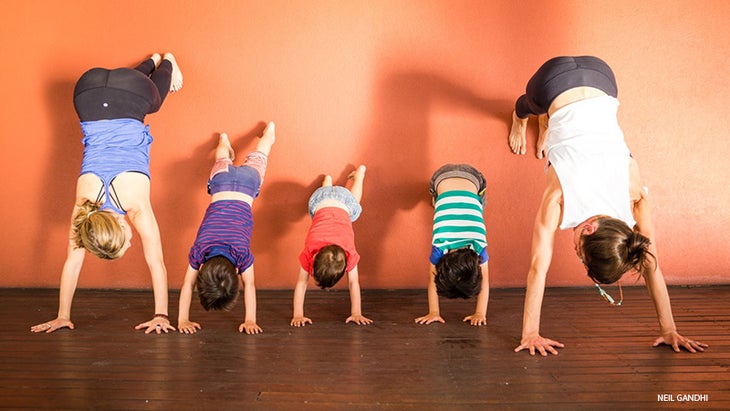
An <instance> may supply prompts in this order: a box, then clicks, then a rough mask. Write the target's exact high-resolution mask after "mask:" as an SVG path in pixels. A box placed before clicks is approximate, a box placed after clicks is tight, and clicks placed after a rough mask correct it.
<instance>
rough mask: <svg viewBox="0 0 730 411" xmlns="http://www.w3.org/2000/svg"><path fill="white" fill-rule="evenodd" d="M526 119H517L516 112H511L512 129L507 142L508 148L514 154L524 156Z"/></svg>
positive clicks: (525, 149) (525, 150) (525, 148)
mask: <svg viewBox="0 0 730 411" xmlns="http://www.w3.org/2000/svg"><path fill="white" fill-rule="evenodd" d="M526 133H527V119H526V118H519V117H517V113H516V112H514V111H513V112H512V128H511V129H510V132H509V137H508V139H507V142H508V143H509V148H510V149H511V150H512V152H513V153H515V154H525V153H526V152H527V138H526Z"/></svg>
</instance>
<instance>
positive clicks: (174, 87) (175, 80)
mask: <svg viewBox="0 0 730 411" xmlns="http://www.w3.org/2000/svg"><path fill="white" fill-rule="evenodd" d="M165 60H168V61H169V62H170V63H171V64H172V80H171V81H170V91H172V92H173V93H174V92H176V91H178V90H180V89H181V88H182V86H183V75H182V71H180V67H179V66H178V65H177V61H175V56H173V55H172V53H165Z"/></svg>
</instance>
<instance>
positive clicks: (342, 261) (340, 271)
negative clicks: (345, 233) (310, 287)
mask: <svg viewBox="0 0 730 411" xmlns="http://www.w3.org/2000/svg"><path fill="white" fill-rule="evenodd" d="M346 269H347V254H345V250H343V249H342V247H340V246H339V245H336V244H330V245H327V246H324V247H322V248H321V249H320V250H319V252H317V255H315V256H314V264H313V267H312V271H313V272H312V276H313V277H314V281H315V282H316V283H317V285H318V286H319V287H320V288H323V289H324V288H330V287H333V286H334V285H335V284H337V282H338V281H340V278H342V276H343V275H345V270H346Z"/></svg>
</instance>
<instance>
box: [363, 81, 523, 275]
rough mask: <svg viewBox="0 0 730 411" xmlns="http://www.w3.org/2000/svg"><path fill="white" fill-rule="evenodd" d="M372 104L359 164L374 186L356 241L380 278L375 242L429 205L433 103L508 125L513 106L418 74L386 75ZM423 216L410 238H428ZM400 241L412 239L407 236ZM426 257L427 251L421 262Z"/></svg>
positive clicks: (427, 221) (428, 225)
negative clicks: (403, 214)
mask: <svg viewBox="0 0 730 411" xmlns="http://www.w3.org/2000/svg"><path fill="white" fill-rule="evenodd" d="M375 98H376V101H378V102H379V103H380V104H379V105H378V107H377V109H376V112H375V113H373V119H374V120H373V128H372V131H370V132H368V133H367V135H368V136H369V137H368V138H367V139H366V144H365V145H364V147H363V148H362V151H363V152H364V153H365V154H364V155H363V158H366V159H368V160H367V161H368V173H369V175H368V178H369V179H370V181H377V187H374V186H373V185H368V181H367V180H368V178H366V181H365V193H364V194H363V201H364V203H366V204H367V208H366V211H367V212H364V213H363V218H362V222H360V223H359V224H358V226H357V227H356V237H357V238H359V239H362V240H360V241H359V244H362V245H359V247H361V248H362V250H361V251H360V253H361V254H362V255H364V256H367V258H363V262H364V263H365V264H364V265H367V267H368V268H367V271H368V272H373V273H380V272H385V271H384V267H382V266H381V264H382V263H381V262H382V261H383V257H384V255H385V254H386V253H387V251H386V250H385V249H384V248H383V244H384V243H383V241H381V240H379V239H382V238H385V237H386V236H388V235H389V234H390V226H391V223H392V220H393V218H394V216H395V215H396V213H398V212H399V211H400V210H411V209H413V208H415V207H416V206H417V205H418V203H419V202H426V203H428V204H430V202H431V199H430V196H429V194H428V181H429V178H430V177H431V174H432V173H433V171H434V170H432V169H431V166H430V163H431V161H430V160H431V159H430V158H429V156H430V150H429V142H430V139H431V136H430V135H429V129H430V127H429V121H430V117H431V116H432V109H433V105H434V103H438V104H439V105H440V106H442V107H443V106H444V105H450V106H453V107H456V108H462V109H467V110H472V111H474V112H475V113H476V114H477V115H482V116H487V117H492V118H498V119H500V120H502V121H508V118H509V114H505V113H511V112H510V107H511V105H512V102H510V101H507V100H495V99H487V98H484V97H481V96H479V95H477V94H475V93H474V92H473V91H472V90H470V89H469V88H468V87H465V86H463V85H460V84H456V83H454V82H452V81H450V80H448V79H446V78H444V77H441V76H439V75H438V74H434V73H425V72H419V71H406V72H395V73H391V74H387V75H384V76H383V80H382V81H381V82H380V86H379V87H378V94H377V95H376V97H375ZM454 138H455V140H454V143H455V144H459V141H458V136H455V137H454ZM423 214H424V215H421V216H419V222H418V226H417V230H418V231H419V233H418V234H415V233H414V235H413V236H412V237H414V238H419V237H422V236H427V237H430V231H431V220H432V215H431V214H430V213H423ZM399 235H400V236H401V237H403V236H406V237H411V236H409V235H408V234H406V233H400V234H399ZM365 239H367V240H366V241H363V240H365ZM414 246H415V248H419V245H417V244H416V245H414V244H407V245H403V247H404V248H405V247H410V248H414ZM424 246H425V247H428V246H427V245H424ZM399 251H400V250H399ZM427 253H428V249H427V248H425V249H424V251H423V253H422V254H423V256H424V257H423V259H425V258H426V256H427ZM391 254H392V253H391ZM419 261H420V260H419ZM424 264H425V263H424ZM410 265H411V264H408V266H410ZM391 271H392V270H391Z"/></svg>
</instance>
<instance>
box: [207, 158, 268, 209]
mask: <svg viewBox="0 0 730 411" xmlns="http://www.w3.org/2000/svg"><path fill="white" fill-rule="evenodd" d="M267 160H268V158H267V156H266V154H264V153H262V152H260V151H253V152H251V153H249V154H248V155H247V156H246V159H245V160H244V162H243V165H240V166H234V165H233V162H232V161H231V160H230V159H227V158H222V159H219V160H217V161H216V162H215V164H213V169H212V170H211V171H210V179H209V180H208V194H211V195H213V194H215V193H220V192H221V191H235V192H237V193H243V194H246V195H249V196H251V197H253V198H256V197H258V195H259V190H260V189H261V184H262V183H263V181H264V175H265V174H266V163H267Z"/></svg>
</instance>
